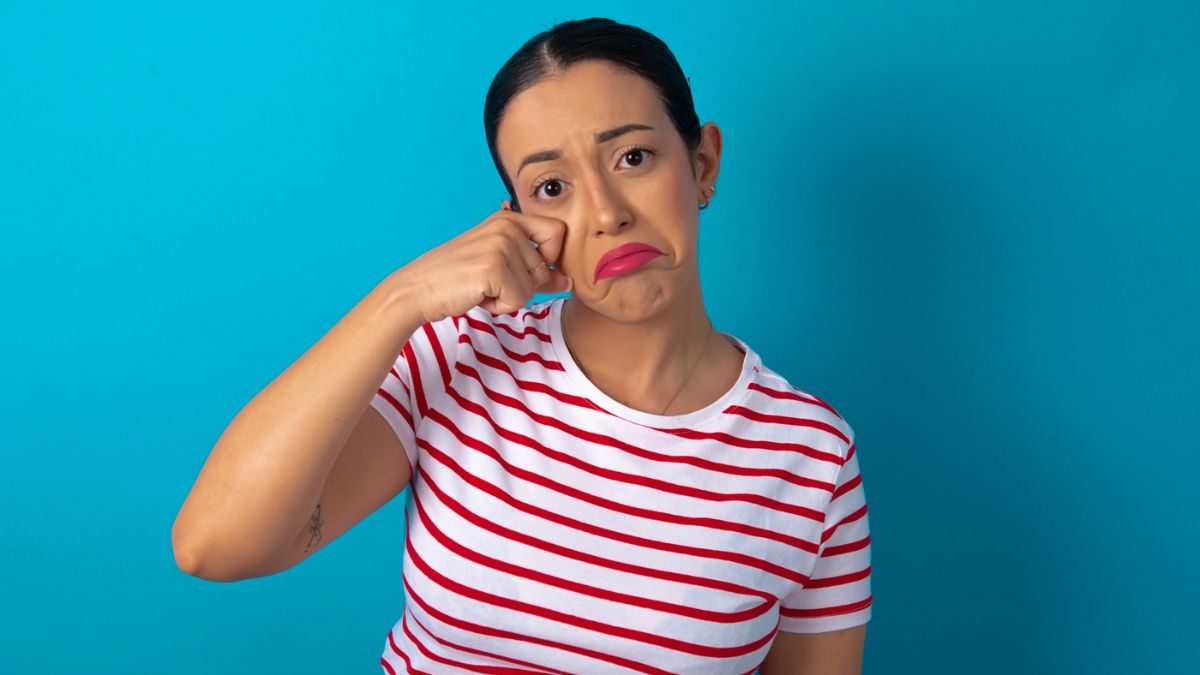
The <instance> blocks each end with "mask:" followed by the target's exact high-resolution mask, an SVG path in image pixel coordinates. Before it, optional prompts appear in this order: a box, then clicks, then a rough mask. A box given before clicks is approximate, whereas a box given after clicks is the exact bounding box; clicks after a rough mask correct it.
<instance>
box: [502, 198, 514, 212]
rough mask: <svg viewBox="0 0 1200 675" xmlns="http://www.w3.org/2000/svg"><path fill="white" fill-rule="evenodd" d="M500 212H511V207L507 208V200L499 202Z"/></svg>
mask: <svg viewBox="0 0 1200 675" xmlns="http://www.w3.org/2000/svg"><path fill="white" fill-rule="evenodd" d="M500 210H501V211H512V207H511V206H509V201H508V200H507V199H505V200H503V201H501V202H500Z"/></svg>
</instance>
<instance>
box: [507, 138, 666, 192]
mask: <svg viewBox="0 0 1200 675" xmlns="http://www.w3.org/2000/svg"><path fill="white" fill-rule="evenodd" d="M657 154H658V151H657V150H655V149H654V148H651V147H650V146H647V145H634V146H631V147H629V148H626V149H625V150H624V151H622V152H621V159H628V158H631V157H637V158H638V159H637V161H636V162H633V163H632V164H631V166H633V167H634V168H640V167H641V166H642V165H643V164H645V162H646V156H647V155H649V156H654V155H657ZM542 186H557V187H552V188H550V189H548V190H547V193H550V192H553V193H554V194H548V198H549V199H555V198H557V197H558V195H559V194H561V193H562V190H563V187H562V181H561V180H559V179H558V178H554V177H553V176H549V177H546V178H543V179H541V180H539V181H537V182H536V183H534V185H533V187H531V188H530V189H529V196H530V197H533V198H534V199H537V200H539V201H546V200H545V199H542V198H540V197H538V192H539V191H540V190H541V189H542Z"/></svg>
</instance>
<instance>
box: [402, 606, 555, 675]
mask: <svg viewBox="0 0 1200 675" xmlns="http://www.w3.org/2000/svg"><path fill="white" fill-rule="evenodd" d="M400 626H401V628H403V629H404V634H405V635H407V636H408V639H409V641H410V642H412V643H413V644H414V645H416V646H417V649H418V650H420V652H421V653H422V654H424V655H425V658H427V659H429V660H430V661H437V662H438V663H446V664H449V665H452V666H458V667H459V668H464V669H466V670H470V671H472V672H476V673H496V674H497V675H528V674H529V673H534V675H537V673H538V671H536V670H524V669H522V668H505V667H503V666H483V665H476V664H474V663H466V662H465V661H455V660H454V659H451V658H448V657H445V656H441V655H440V654H435V653H434V652H433V650H431V649H430V648H428V647H426V646H425V645H424V644H423V643H422V642H421V641H420V640H418V639H417V636H416V634H414V633H413V632H412V629H411V628H409V627H408V612H405V613H404V614H403V615H402V616H401V617H400Z"/></svg>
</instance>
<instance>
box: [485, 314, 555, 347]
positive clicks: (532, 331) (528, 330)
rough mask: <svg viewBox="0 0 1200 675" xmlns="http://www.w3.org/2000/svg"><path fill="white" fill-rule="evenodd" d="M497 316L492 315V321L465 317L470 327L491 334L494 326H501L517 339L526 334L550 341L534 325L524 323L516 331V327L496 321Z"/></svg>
mask: <svg viewBox="0 0 1200 675" xmlns="http://www.w3.org/2000/svg"><path fill="white" fill-rule="evenodd" d="M497 318H499V317H492V319H493V321H492V323H487V322H485V321H481V320H479V319H476V318H475V317H473V316H469V317H467V324H468V325H469V326H471V327H472V328H475V329H477V330H481V331H485V332H488V333H491V334H492V335H495V334H496V331H495V328H503V329H504V330H505V331H506V332H507V333H508V334H509V335H511V336H513V337H515V338H517V339H518V340H522V339H524V338H525V337H526V336H527V335H532V336H534V337H536V338H537V339H539V340H541V341H542V342H550V336H549V335H547V334H546V333H543V332H542V331H540V330H538V329H537V327H536V326H530V325H526V326H525V327H524V328H523V329H522V330H521V332H519V333H518V332H517V329H515V328H513V327H512V326H509V325H508V324H506V323H504V322H503V321H496V320H495V319H497ZM493 327H495V328H493Z"/></svg>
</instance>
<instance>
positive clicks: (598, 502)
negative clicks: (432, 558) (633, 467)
mask: <svg viewBox="0 0 1200 675" xmlns="http://www.w3.org/2000/svg"><path fill="white" fill-rule="evenodd" d="M450 391H451V392H452V393H453V396H454V398H455V399H457V400H458V401H459V403H460V404H463V406H464V407H469V406H474V405H475V404H473V403H471V402H470V401H466V400H465V399H463V398H462V397H461V396H460V395H459V394H458V393H457V392H456V391H454V389H453V388H451V390H450ZM476 407H477V406H476ZM428 419H431V420H436V421H437V422H438V424H441V425H442V426H444V427H445V428H446V429H448V430H449V431H450V433H452V434H454V436H455V438H457V439H458V440H459V441H460V442H461V443H462V444H463V445H464V446H467V447H470V448H474V449H475V450H478V451H479V452H482V453H483V454H485V455H487V456H488V457H491V458H492V459H493V460H495V461H496V463H497V464H499V465H500V466H502V467H504V470H505V472H507V473H508V475H510V476H515V477H517V478H523V479H525V480H526V481H528V482H530V483H534V484H537V485H541V486H542V487H544V488H547V489H550V490H553V491H555V492H558V493H559V494H562V495H566V496H568V497H574V498H575V499H577V500H579V501H581V502H587V503H589V504H592V505H594V506H599V507H601V508H605V509H608V510H609V511H614V512H617V513H623V514H626V515H630V516H635V517H639V518H645V519H646V520H654V521H661V522H664V523H674V524H677V525H691V526H694V527H706V528H711V529H714V530H723V531H726V532H737V533H738V534H745V535H748V536H751V537H759V538H761V539H770V540H772V541H777V542H780V543H781V544H786V545H788V546H791V547H793V548H798V549H800V550H802V551H807V552H809V553H816V552H817V549H818V545H817V544H815V543H813V542H811V541H808V540H806V539H801V538H799V537H794V536H792V535H789V534H785V533H783V532H780V531H778V530H772V529H768V528H765V527H757V526H755V525H750V524H747V523H741V522H735V521H729V520H722V519H720V518H710V517H707V516H684V515H679V514H676V513H669V512H666V511H655V510H653V509H646V508H642V507H639V506H630V505H629V504H624V503H622V502H619V501H616V500H612V499H607V498H605V497H601V496H599V495H597V494H595V493H593V492H591V491H589V490H583V489H580V488H577V487H573V486H570V485H566V484H564V483H560V482H558V481H555V480H551V479H550V478H547V477H545V476H543V475H541V474H540V473H537V472H535V471H529V470H528V469H522V468H521V467H518V466H514V465H513V464H511V463H510V462H509V461H508V460H507V459H505V457H504V455H503V454H502V453H500V452H498V451H497V450H496V449H495V448H494V447H492V446H491V445H489V444H487V443H484V442H483V441H480V440H478V439H476V438H474V437H473V436H470V435H468V434H466V433H464V432H463V431H462V430H461V429H459V428H458V425H457V424H455V423H454V420H452V419H450V418H449V417H446V415H445V414H443V413H442V412H441V411H439V410H430V411H429V418H428Z"/></svg>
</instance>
